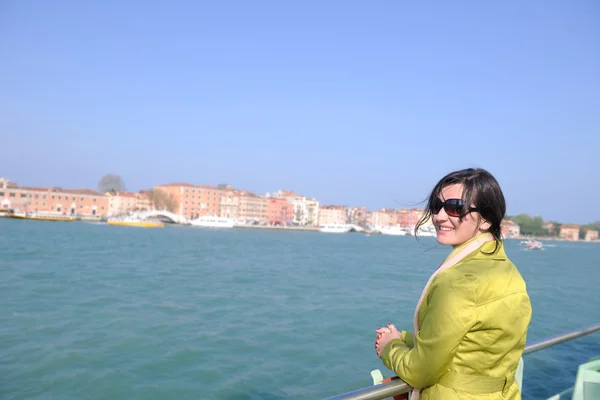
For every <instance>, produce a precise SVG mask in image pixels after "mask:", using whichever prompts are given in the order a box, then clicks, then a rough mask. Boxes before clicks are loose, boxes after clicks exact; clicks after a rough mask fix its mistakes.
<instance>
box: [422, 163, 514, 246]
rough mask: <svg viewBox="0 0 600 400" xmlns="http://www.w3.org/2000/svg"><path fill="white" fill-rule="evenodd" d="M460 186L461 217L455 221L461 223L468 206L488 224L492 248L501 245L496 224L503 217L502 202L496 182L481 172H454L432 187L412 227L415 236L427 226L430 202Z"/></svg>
mask: <svg viewBox="0 0 600 400" xmlns="http://www.w3.org/2000/svg"><path fill="white" fill-rule="evenodd" d="M457 184H461V185H463V188H464V189H463V201H464V202H465V205H466V207H464V210H463V213H462V215H461V216H460V217H459V218H460V221H461V222H462V220H463V218H464V217H465V216H466V215H467V214H468V213H469V207H470V206H471V205H472V206H474V207H475V208H477V211H478V212H479V215H481V218H483V219H484V220H486V221H487V222H489V223H490V228H489V229H488V232H490V233H491V234H492V235H493V236H494V239H496V248H497V247H498V244H499V243H500V242H501V241H502V229H501V228H500V224H501V223H502V219H503V218H504V215H505V213H506V201H505V200H504V194H502V189H500V185H499V184H498V181H497V180H496V178H494V177H493V176H492V174H490V173H489V172H488V171H486V170H485V169H481V168H467V169H461V170H459V171H454V172H451V173H449V174H448V175H446V176H444V177H443V178H442V179H440V181H439V182H438V183H437V184H436V185H435V187H434V188H433V190H432V191H431V194H430V195H429V199H428V200H427V206H426V207H425V214H423V217H421V219H420V220H419V222H418V223H417V225H416V226H415V236H416V234H417V231H418V230H419V228H420V227H421V226H422V225H423V224H424V223H425V222H427V221H428V220H429V219H430V218H431V216H432V215H433V212H432V211H431V208H432V205H433V201H434V200H435V199H437V198H438V197H439V196H440V193H441V192H442V189H444V188H445V187H446V186H450V185H457Z"/></svg>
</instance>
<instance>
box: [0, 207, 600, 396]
mask: <svg viewBox="0 0 600 400" xmlns="http://www.w3.org/2000/svg"><path fill="white" fill-rule="evenodd" d="M0 243H2V245H1V247H0V300H1V302H2V306H3V307H2V311H1V312H0V343H1V346H0V377H1V378H0V379H1V381H0V397H1V398H3V399H24V398H27V399H52V398H57V399H80V398H86V399H107V398H114V399H120V398H136V399H165V398H177V399H187V398H189V399H200V398H201V399H239V400H241V399H319V398H324V397H328V396H332V395H335V394H338V393H342V392H346V391H350V390H353V389H357V388H360V387H363V386H367V385H369V384H371V378H370V371H371V370H372V369H375V368H379V369H381V371H382V372H383V373H384V375H385V376H388V375H390V372H389V371H388V370H387V369H386V368H385V367H384V366H383V365H382V364H381V362H380V361H379V360H378V358H377V357H376V355H375V352H374V348H373V341H374V329H375V328H377V327H379V326H383V325H385V324H386V323H387V322H394V323H395V324H396V325H397V326H398V327H399V328H400V327H408V328H410V326H411V325H412V314H413V311H414V307H415V304H416V301H417V299H418V296H419V294H420V292H421V289H422V287H423V285H424V284H425V282H426V280H427V278H428V277H429V274H430V273H431V272H432V270H433V269H434V268H435V267H437V265H439V262H440V261H441V260H442V258H443V257H444V256H445V255H446V254H447V252H448V249H447V248H444V247H441V246H438V245H437V244H436V242H435V240H434V239H432V238H421V239H420V241H419V242H417V241H416V240H415V239H414V238H412V237H392V236H381V235H379V236H375V235H373V236H370V237H367V236H364V235H361V234H345V235H335V234H324V233H317V232H280V231H260V230H244V229H230V230H208V229H201V228H190V227H179V226H169V227H165V228H163V229H141V228H127V227H113V226H107V225H102V224H90V223H79V222H77V223H51V222H50V223H49V222H39V221H18V220H9V219H0ZM547 244H550V245H552V247H548V248H547V249H546V250H544V251H537V252H535V251H523V250H521V249H520V248H519V243H518V241H509V242H507V245H506V246H507V252H508V254H509V256H510V257H511V259H512V260H513V261H514V262H515V263H516V264H517V266H518V267H519V269H520V270H521V273H522V274H523V276H524V277H525V279H526V281H527V283H528V289H529V293H530V296H531V299H532V304H533V319H532V323H531V326H530V334H529V339H528V343H533V342H534V341H536V340H540V339H542V338H545V337H548V336H553V335H556V334H560V333H563V332H565V331H568V330H571V329H574V328H583V327H587V326H589V325H593V324H595V323H599V322H600V307H598V302H597V301H596V298H597V288H598V285H599V283H600V279H599V278H600V268H599V267H598V264H599V261H600V245H598V244H590V243H563V242H554V243H551V242H547ZM592 355H600V334H595V335H592V336H589V337H587V338H583V339H579V340H577V341H575V342H572V343H570V344H564V345H560V346H558V347H556V348H554V349H551V350H547V351H543V352H540V353H535V354H532V355H530V356H526V358H525V382H524V398H532V399H533V398H545V397H547V396H549V395H550V394H552V393H555V392H558V391H560V390H562V389H564V388H566V387H567V386H569V385H570V384H571V383H572V380H573V378H574V376H575V373H576V367H577V364H578V363H580V362H582V361H584V360H586V359H587V358H589V357H591V356H592Z"/></svg>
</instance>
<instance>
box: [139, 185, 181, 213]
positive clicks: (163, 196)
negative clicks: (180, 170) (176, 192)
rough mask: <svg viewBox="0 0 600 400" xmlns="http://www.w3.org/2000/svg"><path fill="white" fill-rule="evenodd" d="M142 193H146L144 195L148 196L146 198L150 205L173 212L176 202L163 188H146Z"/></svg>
mask: <svg viewBox="0 0 600 400" xmlns="http://www.w3.org/2000/svg"><path fill="white" fill-rule="evenodd" d="M144 193H145V194H146V196H148V199H150V202H151V203H152V206H153V207H154V208H156V209H158V210H167V211H170V212H175V210H176V209H177V206H178V204H177V202H176V201H175V199H173V197H172V196H170V195H169V193H167V192H165V191H164V190H160V189H147V190H144Z"/></svg>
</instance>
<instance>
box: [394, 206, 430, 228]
mask: <svg viewBox="0 0 600 400" xmlns="http://www.w3.org/2000/svg"><path fill="white" fill-rule="evenodd" d="M424 213H425V211H424V210H421V209H419V208H413V209H410V210H405V209H402V210H399V211H398V214H399V221H398V224H399V225H400V226H402V227H405V228H414V227H415V226H416V225H417V223H418V222H419V220H420V219H421V217H423V214H424Z"/></svg>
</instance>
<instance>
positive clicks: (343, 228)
mask: <svg viewBox="0 0 600 400" xmlns="http://www.w3.org/2000/svg"><path fill="white" fill-rule="evenodd" d="M351 230H352V225H348V224H330V225H323V226H321V227H320V228H319V232H326V233H347V232H350V231H351Z"/></svg>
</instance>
